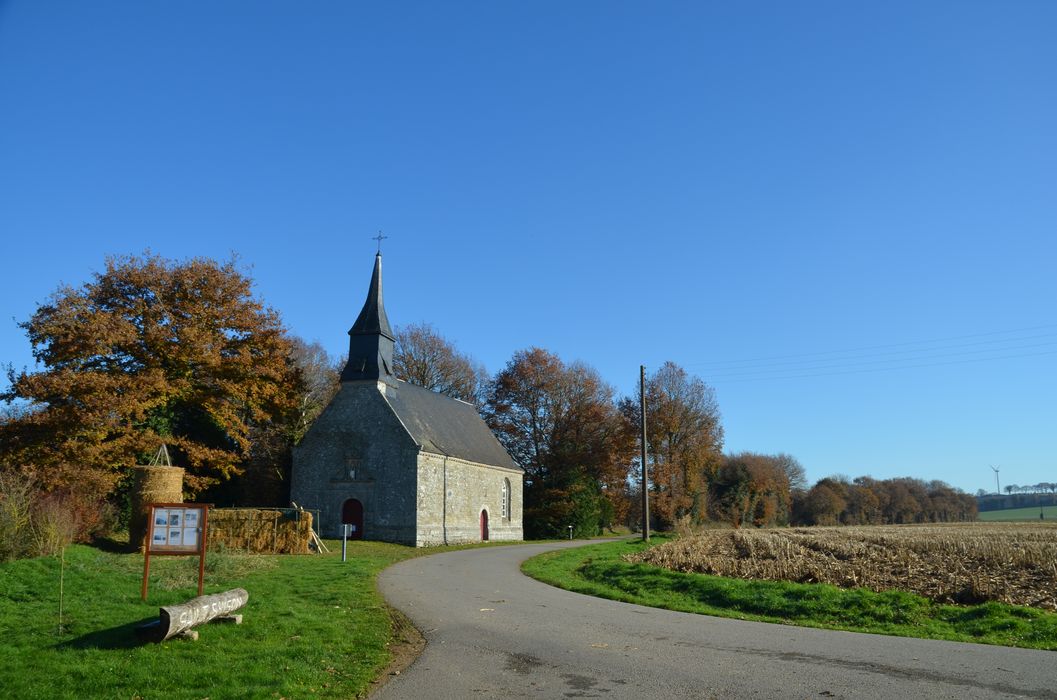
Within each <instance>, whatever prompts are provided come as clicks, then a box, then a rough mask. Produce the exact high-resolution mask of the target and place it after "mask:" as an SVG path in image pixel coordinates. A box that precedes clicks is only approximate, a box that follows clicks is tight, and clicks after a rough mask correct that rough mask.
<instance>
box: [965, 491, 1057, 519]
mask: <svg viewBox="0 0 1057 700" xmlns="http://www.w3.org/2000/svg"><path fill="white" fill-rule="evenodd" d="M1053 505H1057V493H1012V494H998V493H989V494H987V495H986V496H977V497H976V509H977V511H978V512H980V513H984V512H986V511H990V510H1010V509H1012V508H1031V507H1034V508H1036V509H1037V508H1038V507H1039V506H1053ZM1035 515H1036V516H1038V512H1037V511H1036V513H1035ZM981 520H983V518H981Z"/></svg>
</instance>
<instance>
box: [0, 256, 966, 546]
mask: <svg viewBox="0 0 1057 700" xmlns="http://www.w3.org/2000/svg"><path fill="white" fill-rule="evenodd" d="M20 326H21V327H22V328H23V329H24V330H25V332H26V334H27V337H28V338H29V341H30V344H31V346H32V351H33V356H34V358H35V360H36V362H37V368H36V369H34V370H32V371H31V370H28V369H22V370H20V371H16V370H15V369H14V368H13V367H10V366H9V367H8V368H7V377H8V384H9V386H8V388H7V389H6V390H5V391H4V392H3V393H0V400H3V401H4V402H6V405H7V408H6V409H5V410H4V411H3V413H2V414H0V469H2V470H3V471H4V472H5V473H8V474H12V473H14V474H18V475H21V476H22V477H24V478H26V479H30V480H32V481H33V482H34V483H35V484H36V485H37V487H38V488H39V489H40V490H41V491H42V493H45V494H63V498H66V499H68V500H69V501H71V502H73V501H76V502H77V503H80V504H81V505H80V506H79V507H77V508H74V509H73V510H75V511H77V512H82V513H83V514H84V515H83V517H84V519H85V520H86V521H91V520H92V519H93V518H94V519H95V520H96V521H100V522H85V523H83V526H82V527H81V528H80V531H81V532H82V533H90V532H91V531H93V529H96V530H97V529H99V528H102V527H103V526H104V524H105V523H102V522H101V521H103V520H106V518H105V517H104V516H100V515H98V514H99V513H103V514H105V513H106V512H107V511H106V509H105V508H99V507H97V506H98V505H99V504H102V503H109V504H111V506H113V508H114V510H115V512H117V513H120V512H121V511H122V506H123V505H124V503H123V501H124V499H125V498H126V496H127V489H128V474H129V467H131V466H133V465H136V464H143V463H146V462H147V460H148V459H149V458H150V456H151V455H153V454H154V452H155V451H156V450H157V448H158V445H159V444H161V443H162V442H164V443H166V444H168V445H169V447H170V451H171V453H172V454H173V457H174V462H175V463H176V464H178V465H179V466H183V467H185V468H186V469H187V474H188V478H187V481H186V490H187V491H188V495H190V496H192V497H199V498H208V499H210V500H212V501H214V502H217V503H228V504H230V503H239V504H240V505H249V504H259V505H285V504H286V499H287V498H288V494H287V490H286V489H287V484H288V480H287V477H288V474H289V468H290V455H291V450H292V448H293V446H294V445H296V444H297V442H298V441H299V440H300V439H301V438H302V437H303V436H304V434H305V433H306V432H307V431H308V429H309V427H310V426H311V424H312V422H313V421H314V420H315V418H316V417H317V416H318V415H319V414H320V413H321V412H322V410H323V408H324V407H325V406H326V405H327V403H328V402H329V400H330V399H331V398H332V396H333V395H334V393H335V392H336V391H337V390H338V387H339V383H338V375H339V370H340V366H341V363H342V362H343V358H332V357H330V356H329V355H328V354H327V353H326V351H325V350H324V349H323V348H322V347H321V346H320V345H319V344H318V343H308V342H305V341H304V340H302V339H299V338H297V337H296V336H294V335H293V334H291V333H290V332H289V331H288V330H287V329H286V328H284V327H283V325H282V323H281V319H280V316H279V314H278V312H276V311H275V310H274V309H271V308H269V307H267V306H265V305H264V304H263V302H261V301H260V300H259V299H257V298H256V297H255V296H254V295H253V290H252V280H251V279H250V278H249V277H248V275H246V274H245V272H244V271H243V270H241V269H240V267H239V265H238V261H237V260H234V259H233V260H230V261H227V262H217V261H214V260H210V259H205V258H194V259H190V260H186V261H171V260H166V259H163V258H160V257H158V256H155V255H150V254H145V255H143V256H123V257H114V258H110V259H108V260H107V261H106V266H105V269H104V271H102V272H99V273H96V274H95V275H94V276H93V277H92V278H91V279H90V280H89V281H88V282H87V283H85V284H84V285H82V286H80V287H71V286H63V287H60V288H59V289H58V290H57V291H56V292H55V293H54V294H53V295H52V296H51V297H50V298H49V299H48V300H47V301H46V302H45V303H43V304H41V305H40V306H39V307H38V308H37V310H36V312H35V313H34V314H33V316H32V317H31V318H30V319H28V320H27V321H25V322H23V323H21V324H20ZM396 340H397V342H396V352H395V354H394V372H395V373H396V374H397V376H398V377H399V378H400V379H403V380H405V381H408V382H411V383H414V384H418V385H420V386H423V387H425V388H427V389H430V390H433V391H438V392H441V393H444V394H447V395H450V396H452V397H454V398H458V399H461V400H464V401H469V402H471V403H474V404H476V405H477V406H478V407H479V410H480V412H481V415H482V417H483V418H484V419H485V421H486V422H487V423H488V425H489V426H490V427H491V429H492V430H493V431H494V433H495V435H496V437H497V438H498V439H499V441H500V442H501V443H502V444H503V446H504V447H505V448H506V449H507V450H508V451H509V452H510V454H511V455H512V456H513V457H514V459H515V460H517V462H518V463H519V464H520V465H521V466H522V467H523V468H524V469H525V489H524V498H525V503H524V513H525V519H524V522H525V529H526V535H527V536H529V537H547V536H561V535H565V534H567V533H568V528H569V527H570V526H571V527H572V528H573V533H574V534H575V535H577V536H586V535H593V534H596V533H598V532H599V531H600V530H601V529H602V528H605V527H612V526H614V525H624V524H630V525H634V524H635V523H637V522H638V521H639V513H638V511H637V509H638V507H639V505H638V504H639V502H640V499H639V498H638V495H639V491H638V489H639V488H640V487H639V485H638V482H637V480H636V477H635V475H637V474H638V473H639V468H640V465H639V456H638V455H639V449H638V441H639V420H640V415H639V410H640V409H639V406H640V401H639V397H638V395H637V393H636V395H634V396H618V395H617V392H616V391H615V389H614V388H613V387H612V385H610V384H608V383H607V382H606V381H605V380H604V379H603V378H602V377H601V376H600V375H599V374H598V372H597V371H596V370H595V369H594V368H592V367H591V366H589V365H587V364H585V363H583V362H579V361H575V362H566V361H564V360H562V359H561V358H559V357H558V356H557V355H555V354H554V353H552V352H549V351H547V350H545V349H542V348H535V347H533V348H527V349H524V350H520V351H518V352H516V353H514V355H513V356H512V357H511V359H510V360H509V361H508V362H507V364H506V366H505V367H503V368H502V369H501V370H500V371H499V372H497V373H496V374H495V375H494V376H490V375H489V374H488V373H487V371H486V370H485V369H484V367H483V366H482V365H481V364H480V363H479V362H477V361H476V360H474V359H473V358H472V357H471V356H469V355H467V354H465V353H463V352H461V351H459V350H458V349H456V348H455V346H454V344H452V343H451V342H450V341H448V340H447V339H445V338H444V337H443V336H442V335H441V334H440V333H439V332H438V331H437V330H436V329H434V328H432V327H431V326H429V325H428V324H413V325H409V326H406V327H403V328H400V329H398V331H397V339H396ZM646 402H647V421H646V425H647V445H648V452H649V455H650V456H649V464H648V467H649V471H650V481H649V484H648V486H647V488H648V489H649V492H650V493H649V495H650V502H651V506H650V507H651V519H652V527H654V528H658V529H668V528H671V527H674V526H675V525H676V524H678V523H681V522H682V523H689V524H696V523H702V522H706V521H722V522H728V523H730V524H732V525H734V526H735V527H742V526H765V525H784V524H829V523H834V524H835V523H847V524H851V523H873V522H921V521H923V520H945V519H967V518H970V517H973V516H974V515H975V511H974V510H973V511H970V509H969V508H968V507H967V506H966V504H965V503H963V502H962V500H963V499H961V497H960V496H959V493H960V492H956V491H954V490H953V489H951V488H950V487H948V486H946V485H945V484H941V483H939V482H930V483H928V484H925V483H924V482H920V481H917V480H914V479H895V480H887V481H875V480H872V479H869V478H868V477H862V478H860V479H855V480H854V481H849V480H847V479H839V478H837V479H824V480H823V481H821V482H819V483H818V484H816V485H814V486H813V487H811V488H810V489H808V488H807V484H806V480H805V477H804V469H803V467H802V466H801V465H800V464H799V463H798V462H797V461H796V459H794V458H793V457H791V456H790V455H786V454H777V455H764V454H756V453H751V452H742V453H738V454H725V453H724V452H723V428H722V424H721V416H720V411H719V407H718V404H717V402H716V398H715V393H714V391H713V390H712V388H711V387H709V386H708V385H707V384H705V382H704V381H703V380H701V379H700V378H699V377H695V376H693V375H690V374H689V373H687V372H686V370H685V369H683V368H682V367H680V366H678V365H677V364H675V363H672V362H666V363H665V364H663V365H662V366H660V367H658V368H657V369H656V370H655V371H653V372H652V373H651V374H649V376H648V377H647V381H646ZM962 495H964V494H962ZM0 503H2V501H0ZM93 513H95V514H97V515H94V516H93V515H92V514H93ZM0 519H2V515H0ZM0 527H2V524H0Z"/></svg>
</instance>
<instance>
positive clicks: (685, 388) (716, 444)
mask: <svg viewBox="0 0 1057 700" xmlns="http://www.w3.org/2000/svg"><path fill="white" fill-rule="evenodd" d="M621 413H622V414H623V416H624V420H625V430H626V431H627V432H629V433H631V434H636V435H637V434H638V432H639V428H638V426H639V414H640V411H639V401H638V399H637V398H636V399H631V398H625V399H624V400H623V401H622V402H621ZM646 440H647V443H648V444H649V447H650V514H651V516H652V519H653V520H654V521H655V525H656V526H657V527H659V528H661V529H667V528H670V527H672V526H673V525H674V524H675V522H676V521H677V520H678V519H679V518H682V517H686V516H689V517H691V519H693V520H695V521H701V520H704V519H705V518H706V517H707V510H708V507H707V506H708V503H707V500H708V495H709V493H708V488H707V481H708V479H709V478H710V477H711V476H713V475H715V473H716V470H717V469H718V468H719V466H720V463H721V460H722V447H723V426H722V425H721V423H720V415H719V406H718V404H717V403H716V398H715V392H714V391H713V390H712V388H711V387H710V386H708V385H707V384H705V382H704V381H702V380H701V379H700V378H698V377H695V376H692V375H690V374H688V373H687V371H686V370H685V369H683V368H682V367H680V366H679V365H677V364H675V363H674V362H665V363H664V364H663V365H661V367H660V368H659V369H658V370H657V371H656V372H654V373H653V374H651V375H649V376H647V378H646Z"/></svg>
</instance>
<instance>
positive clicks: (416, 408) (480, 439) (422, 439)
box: [384, 382, 522, 471]
mask: <svg viewBox="0 0 1057 700" xmlns="http://www.w3.org/2000/svg"><path fill="white" fill-rule="evenodd" d="M384 395H385V400H386V401H387V402H389V405H390V406H391V407H392V408H393V411H394V412H395V413H396V415H397V417H398V418H400V421H401V422H402V423H403V424H404V427H405V428H407V431H408V432H409V433H411V437H412V438H413V439H414V440H415V442H417V443H418V444H420V445H422V447H423V448H424V449H425V450H426V451H427V452H432V453H434V454H440V455H446V456H448V457H455V458H457V459H464V460H466V461H468V462H477V463H480V464H489V465H493V466H498V467H507V468H510V469H517V470H519V471H522V469H521V467H519V466H518V465H517V463H516V462H515V461H514V459H513V458H512V457H511V456H510V455H509V454H508V453H507V451H506V450H505V449H503V446H502V445H501V444H499V441H498V440H497V439H496V437H495V435H493V434H492V431H491V430H489V428H488V426H487V425H486V424H485V422H484V420H482V419H481V416H480V415H478V413H477V409H476V408H475V407H474V406H472V405H471V404H468V403H465V402H463V401H456V400H455V399H452V398H449V397H447V396H445V395H443V394H438V393H435V392H432V391H430V390H429V389H423V388H422V387H420V386H415V385H414V384H408V383H407V382H396V385H395V386H393V385H389V386H387V387H386V389H385V394H384Z"/></svg>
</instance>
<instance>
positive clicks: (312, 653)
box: [0, 542, 435, 700]
mask: <svg viewBox="0 0 1057 700" xmlns="http://www.w3.org/2000/svg"><path fill="white" fill-rule="evenodd" d="M340 549H341V548H340V543H339V544H338V546H337V547H332V551H335V552H337V553H336V554H331V555H329V556H313V555H304V556H252V555H232V554H219V555H217V554H211V555H210V556H209V557H208V558H207V572H206V590H205V592H206V593H207V594H208V593H216V592H219V591H223V590H227V589H230V588H236V587H241V588H245V589H246V590H247V591H248V592H249V595H250V598H249V603H248V604H247V605H246V606H245V607H244V608H243V609H242V610H241V611H240V612H241V613H242V614H243V624H242V625H239V626H236V625H221V624H212V625H210V624H207V625H203V626H200V627H198V628H197V629H198V630H199V631H200V637H199V639H198V641H197V642H192V641H188V640H170V641H168V642H165V643H163V644H159V645H155V644H147V645H141V644H139V643H138V642H137V640H136V638H135V635H134V633H133V630H134V627H135V626H136V625H137V624H138V623H141V622H144V621H146V620H148V619H151V618H156V617H157V615H158V607H159V606H161V605H168V604H172V603H177V602H183V601H186V600H189V599H190V598H193V597H194V596H195V595H196V594H197V574H198V571H197V567H198V559H197V558H196V557H154V558H152V559H151V581H150V588H149V591H148V602H142V601H141V600H140V584H141V581H142V575H143V557H142V556H140V555H133V554H114V553H109V552H104V551H101V550H99V549H95V548H91V547H86V546H73V547H70V548H68V549H67V550H66V555H65V577H64V596H63V597H64V612H63V626H62V628H61V630H60V629H59V626H58V599H59V565H60V563H59V559H58V558H56V557H44V558H39V559H29V560H23V561H16V562H10V563H7V564H0V659H2V663H0V688H2V689H3V693H2V694H3V697H5V698H20V699H23V700H26V699H30V698H48V699H51V698H206V697H208V698H212V699H213V700H217V699H218V698H246V697H252V698H267V697H275V698H280V697H283V698H304V697H333V698H351V697H356V696H358V695H361V694H363V693H364V692H365V690H366V689H367V687H368V685H369V683H370V682H371V680H372V679H373V678H374V677H375V676H376V675H377V674H378V672H379V671H380V670H381V669H382V668H384V666H385V664H386V663H387V662H388V659H389V654H388V651H387V645H388V642H389V639H390V631H391V620H390V615H389V612H388V610H387V608H386V607H385V605H384V603H383V601H382V598H381V596H380V595H379V594H378V592H377V591H376V589H375V576H376V575H377V573H378V572H379V571H381V569H383V568H384V567H386V566H388V565H389V564H392V563H394V562H397V561H400V560H402V559H407V558H409V557H412V556H416V555H418V554H421V553H423V552H422V550H416V549H414V548H410V547H401V546H398V545H390V544H383V543H378V542H350V543H349V561H348V562H346V563H344V564H343V563H342V562H341V557H340ZM431 551H435V550H431Z"/></svg>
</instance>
